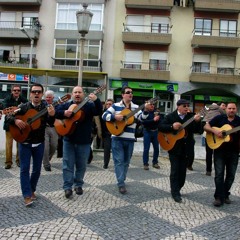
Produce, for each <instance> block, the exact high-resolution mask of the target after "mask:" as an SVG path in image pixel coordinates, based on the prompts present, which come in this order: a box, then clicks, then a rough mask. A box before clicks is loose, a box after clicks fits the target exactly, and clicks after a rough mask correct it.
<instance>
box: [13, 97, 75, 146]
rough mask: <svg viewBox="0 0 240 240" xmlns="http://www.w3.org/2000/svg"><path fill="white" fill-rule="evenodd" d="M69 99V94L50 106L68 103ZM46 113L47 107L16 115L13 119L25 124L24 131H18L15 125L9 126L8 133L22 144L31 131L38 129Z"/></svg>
mask: <svg viewBox="0 0 240 240" xmlns="http://www.w3.org/2000/svg"><path fill="white" fill-rule="evenodd" d="M70 98H71V94H66V95H64V96H63V97H61V98H59V100H58V101H56V102H54V103H53V104H52V105H53V106H57V105H58V104H62V103H64V102H66V101H68V100H69V99H70ZM46 113H47V107H46V108H44V109H43V110H41V111H40V112H38V111H36V110H35V109H29V110H28V111H27V112H26V113H25V114H24V115H16V116H15V118H16V119H20V120H22V121H24V122H25V123H26V127H25V128H24V129H19V127H18V126H16V125H12V124H11V125H9V131H10V133H11V135H12V137H13V139H14V140H16V141H17V142H20V143H21V142H24V141H25V140H26V139H27V138H28V135H29V133H30V132H31V131H32V130H36V129H38V128H39V127H40V125H41V119H40V117H42V116H43V115H44V114H46Z"/></svg>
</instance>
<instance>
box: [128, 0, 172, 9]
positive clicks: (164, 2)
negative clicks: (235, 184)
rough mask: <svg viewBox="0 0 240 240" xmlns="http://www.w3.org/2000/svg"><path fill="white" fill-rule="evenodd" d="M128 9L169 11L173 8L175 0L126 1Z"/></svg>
mask: <svg viewBox="0 0 240 240" xmlns="http://www.w3.org/2000/svg"><path fill="white" fill-rule="evenodd" d="M125 6H126V8H145V9H168V10H170V9H171V8H172V7H173V0H125Z"/></svg>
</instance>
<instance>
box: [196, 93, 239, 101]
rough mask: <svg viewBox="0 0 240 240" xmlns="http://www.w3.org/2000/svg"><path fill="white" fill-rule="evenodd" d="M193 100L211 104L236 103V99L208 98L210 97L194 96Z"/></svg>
mask: <svg viewBox="0 0 240 240" xmlns="http://www.w3.org/2000/svg"><path fill="white" fill-rule="evenodd" d="M194 100H199V101H211V102H237V98H236V97H224V96H210V95H195V96H194Z"/></svg>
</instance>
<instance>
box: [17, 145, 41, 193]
mask: <svg viewBox="0 0 240 240" xmlns="http://www.w3.org/2000/svg"><path fill="white" fill-rule="evenodd" d="M43 152H44V143H40V144H39V145H38V146H37V147H32V144H22V143H19V157H20V162H21V164H20V183H21V189H22V195H23V197H24V198H25V197H31V196H32V193H33V192H35V191H36V187H37V183H38V179H39V177H40V174H41V166H42V159H43ZM31 157H32V161H33V164H32V173H31V176H30V162H31Z"/></svg>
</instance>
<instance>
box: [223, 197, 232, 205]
mask: <svg viewBox="0 0 240 240" xmlns="http://www.w3.org/2000/svg"><path fill="white" fill-rule="evenodd" d="M224 203H226V204H231V203H232V201H231V200H230V198H229V197H227V198H225V199H224Z"/></svg>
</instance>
